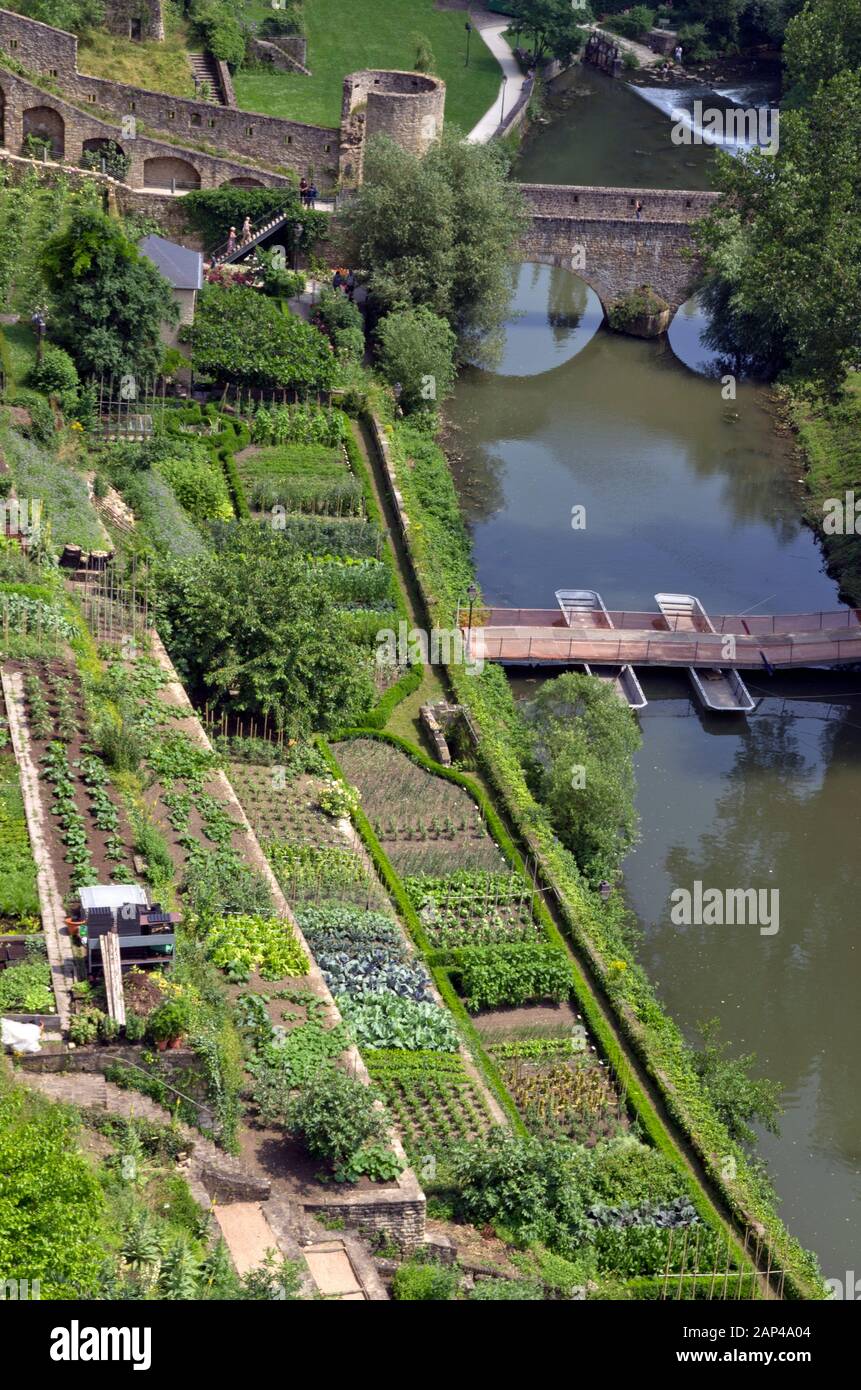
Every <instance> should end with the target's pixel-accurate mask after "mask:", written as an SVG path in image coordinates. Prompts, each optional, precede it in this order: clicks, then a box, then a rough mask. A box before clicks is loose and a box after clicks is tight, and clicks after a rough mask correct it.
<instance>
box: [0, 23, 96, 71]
mask: <svg viewBox="0 0 861 1390" xmlns="http://www.w3.org/2000/svg"><path fill="white" fill-rule="evenodd" d="M0 48H2V49H3V50H4V52H6V53H8V54H9V56H10V58H13V59H15V61H16V62H18V63H22V64H23V66H24V67H25V68H29V69H30V71H31V72H44V73H47V74H48V75H49V76H51V77H57V78H59V77H60V75H61V74H62V76H63V77H65V76H66V74H68V73H70V72H76V71H77V67H78V40H77V38H76V37H75V35H74V34H67V33H66V32H65V30H63V29H52V28H51V27H50V25H48V24H40V23H39V22H38V21H37V20H35V19H25V18H24V16H23V15H20V14H13V13H12V11H11V10H0Z"/></svg>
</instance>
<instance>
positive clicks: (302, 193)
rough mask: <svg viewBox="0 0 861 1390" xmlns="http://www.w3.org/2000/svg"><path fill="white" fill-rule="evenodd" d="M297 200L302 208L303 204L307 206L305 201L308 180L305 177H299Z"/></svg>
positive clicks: (306, 200) (306, 198)
mask: <svg viewBox="0 0 861 1390" xmlns="http://www.w3.org/2000/svg"><path fill="white" fill-rule="evenodd" d="M299 201H300V202H301V204H302V206H303V208H304V207H305V206H307V203H308V180H307V179H306V178H301V179H300V180H299Z"/></svg>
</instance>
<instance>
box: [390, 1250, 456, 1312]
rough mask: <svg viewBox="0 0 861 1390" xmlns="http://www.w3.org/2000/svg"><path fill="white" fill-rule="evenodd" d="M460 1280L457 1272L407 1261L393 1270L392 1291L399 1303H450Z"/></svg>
mask: <svg viewBox="0 0 861 1390" xmlns="http://www.w3.org/2000/svg"><path fill="white" fill-rule="evenodd" d="M459 1285H460V1278H459V1276H458V1273H457V1270H455V1269H451V1268H448V1267H446V1266H445V1265H440V1264H435V1263H433V1262H431V1261H428V1263H426V1264H425V1263H423V1262H422V1261H420V1260H409V1261H408V1262H407V1263H406V1264H402V1265H401V1266H400V1267H399V1268H398V1269H396V1270H395V1277H394V1280H393V1282H392V1289H393V1292H394V1295H395V1298H396V1299H397V1300H398V1302H399V1303H418V1302H426V1301H429V1300H433V1301H435V1302H437V1303H450V1302H451V1300H452V1299H453V1298H455V1296H456V1295H457V1291H458V1287H459Z"/></svg>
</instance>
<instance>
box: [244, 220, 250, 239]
mask: <svg viewBox="0 0 861 1390" xmlns="http://www.w3.org/2000/svg"><path fill="white" fill-rule="evenodd" d="M242 240H243V241H244V242H245V241H250V240H251V218H250V217H246V219H245V221H244V222H243V224H242Z"/></svg>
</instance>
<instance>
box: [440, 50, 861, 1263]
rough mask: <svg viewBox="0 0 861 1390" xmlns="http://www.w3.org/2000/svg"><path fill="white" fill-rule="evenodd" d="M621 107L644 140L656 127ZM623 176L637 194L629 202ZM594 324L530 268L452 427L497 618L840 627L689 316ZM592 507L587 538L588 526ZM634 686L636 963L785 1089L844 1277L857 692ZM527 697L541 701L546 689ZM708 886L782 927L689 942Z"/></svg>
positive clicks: (663, 683)
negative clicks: (525, 615) (727, 620)
mask: <svg viewBox="0 0 861 1390" xmlns="http://www.w3.org/2000/svg"><path fill="white" fill-rule="evenodd" d="M591 76H592V78H593V79H594V78H595V77H596V76H598V75H597V74H592V75H591ZM616 85H617V87H621V84H616ZM629 99H630V100H632V101H634V102H636V103H637V109H640V110H641V111H642V113H643V116H642V120H643V127H644V128H650V126H651V121H652V115H653V111H654V108H652V107H650V106H649V105H648V104H647V103H645V102H644V101H643V100H642V98H641V97H639V96H637V95H635V94H633V93H629ZM608 100H616V98H615V97H613V96H612V94H611V95H610V96H609V97H608ZM568 119H569V118H568V117H566V118H565V120H566V122H567V121H568ZM661 119H662V120H663V121H664V129H665V137H664V138H666V118H665V117H661ZM560 124H561V123H560ZM550 130H551V131H553V132H555V135H554V138H555V139H556V140H557V141H558V139H559V125H557V126H554V127H551V128H550ZM623 130H624V138H625V139H626V140H628V141H629V142H630V139H631V134H630V129H629V128H628V126H625V127H623ZM569 136H570V130H569ZM636 138H638V139H642V138H643V135H642V132H641V134H640V135H639V136H638V137H636ZM542 148H543V147H542V145H541V139H540V138H539V139H538V140H535V141H533V142H532V144H531V145H530V146H528V147H527V150H526V152H525V153H524V156H523V159H522V161H521V168H520V170H519V171H518V172H519V177H521V178H523V177H526V176H527V175H526V173H525V172H524V166H525V165H526V162H527V157H528V156H529V157H530V158H531V156H530V151H532V153H533V154H534V159H531V162H530V163H529V164H528V168H529V170H530V173H529V177H532V178H536V179H544V178H551V177H553V178H554V179H555V180H557V181H562V180H563V179H568V180H570V181H575V179H577V181H580V180H581V178H582V181H584V182H585V181H587V179H586V178H585V176H583V175H582V172H580V171H581V170H582V165H578V172H577V173H575V172H571V171H569V169H568V166H567V165H566V168H565V172H564V173H563V172H562V170H561V169H560V168H558V167H556V168H555V170H554V172H553V173H552V174H551V171H550V170H549V169H548V168H547V167H546V166H545V164H544V163H543V162H542V160H543V158H544V155H543V154H542ZM560 148H561V146H560ZM675 153H676V154H677V155H678V153H679V151H678V149H676V151H675ZM683 153H686V151H683ZM635 158H636V156H635ZM620 163H622V161H621V159H617V162H616V165H615V166H614V169H615V168H618V165H619V164H620ZM631 164H632V161H631V160H630V159H629V161H628V164H627V166H626V169H625V170H624V171H623V172H617V173H616V174H615V177H616V178H617V179H618V181H619V182H620V183H628V184H633V183H634V182H635V180H634V178H633V177H632V176H631V175H632V167H631ZM596 181H597V180H596ZM601 181H602V182H607V181H608V180H606V179H603V180H601ZM638 182H642V180H638ZM671 184H672V181H671V180H669V179H667V185H668V186H671ZM677 186H678V185H677ZM693 186H696V185H693ZM600 321H601V311H600V307H599V305H598V302H597V299H596V298H595V296H594V294H593V293H592V291H591V290H589V289H587V287H586V286H585V285H584V284H583V283H582V282H581V281H580V280H578V279H577V278H576V276H574V275H571V274H569V273H568V272H567V271H563V270H557V269H553V268H550V267H545V266H537V265H525V266H522V267H520V268H519V272H518V279H517V287H516V291H515V294H514V299H513V310H512V319H511V321H510V323H509V325H508V327H507V339H506V345H505V350H504V353H503V357H502V361H501V363H500V365H499V367H498V368H497V369H496V370H495V371H492V372H491V371H485V370H480V369H477V368H476V369H469V370H468V371H466V372H465V373H463V374H462V376H461V378H460V381H459V384H458V387H457V391H456V395H455V397H454V400H453V401H452V402H451V403H450V405H449V407H447V415H448V417H449V420H450V422H451V427H452V453H453V460H454V468H455V476H456V481H457V485H458V489H459V493H460V496H461V500H462V505H463V508H464V511H465V514H466V516H467V519H468V521H469V524H470V528H471V531H472V535H473V538H474V551H475V560H476V565H477V570H478V575H479V578H480V581H481V585H482V589H483V592H484V595H485V597H486V599H487V600H488V601H490V602H493V603H498V604H510V605H513V606H542V607H552V606H553V604H554V599H553V594H554V590H555V589H557V588H591V589H597V590H599V591H600V592H601V594H602V595H603V598H604V600H605V602H606V604H607V606H608V607H609V608H611V609H612V608H625V607H630V608H637V609H648V608H653V607H654V602H653V596H654V594H655V593H656V592H657V591H659V590H676V591H681V592H685V593H694V594H697V595H698V596H699V597H700V598H701V599H702V601H703V603H704V604H705V606H706V608H707V609H710V610H711V611H712V612H713V613H721V612H741V611H745V610H748V609H750V610H752V611H753V612H757V611H759V612H763V613H768V612H781V611H783V612H804V611H812V610H817V609H829V608H836V607H838V606H839V600H838V595H837V587H836V585H835V583H834V582H833V581H832V580H831V579H830V578H829V577H828V575H827V574H826V573H825V571H824V567H823V561H822V555H821V552H820V549H819V546H818V544H817V542H816V539H815V537H814V536H813V535H812V533H811V532H810V531H809V530H808V529H806V528H805V527H804V526H802V524H801V522H800V520H799V497H800V489H799V486H798V481H797V479H796V472H797V469H796V467H795V466H794V465H793V460H792V452H791V447H790V443H789V442H788V441H787V440H786V439H785V437H783V436H782V435H781V434H780V433H778V432H777V431H776V430H775V428H774V424H773V420H772V415H771V412H770V408H769V400H768V396H767V394H766V393H765V392H764V391H763V390H762V389H760V388H758V387H757V386H754V385H750V384H742V385H740V386H739V389H738V397H737V399H736V400H735V401H732V402H728V401H725V400H724V399H723V398H722V393H721V387H720V383H719V381H717V380H715V379H713V378H709V377H708V376H706V375H703V374H701V373H698V372H696V371H695V370H693V368H695V367H696V366H697V365H698V364H700V363H701V362H702V361H703V360H704V359H707V357H708V354H707V353H706V352H705V351H704V350H703V349H702V348H701V347H700V343H699V333H700V330H701V327H702V324H701V320H700V318H699V314H698V310H697V307H696V305H695V304H693V303H692V304H689V305H686V306H684V308H683V309H682V310H680V313H679V315H678V316H677V319H676V322H675V323H674V325H673V329H672V331H671V334H670V337H669V341H666V340H662V341H658V342H643V341H639V340H635V339H629V338H624V337H619V336H616V335H614V334H611V333H609V332H608V331H607V330H606V329H604V328H600V327H599V325H600ZM677 354H678V355H677ZM575 506H578V507H579V506H582V507H585V509H586V525H585V528H584V529H572V526H571V515H572V507H575ZM642 679H643V685H644V688H645V692H646V695H647V697H648V700H649V703H648V707H647V708H646V709H645V710H644V711H643V712H642V714H641V715H640V716H639V718H640V723H641V727H642V732H643V746H642V749H641V751H640V753H639V755H638V757H637V769H636V770H637V782H638V807H639V811H640V815H641V838H640V841H639V843H638V845H637V847H636V849H635V850H634V851H633V852H632V853H631V854H630V855H629V856H628V859H627V861H626V863H625V866H624V870H625V877H624V890H625V892H626V895H627V898H628V900H629V902H630V905H631V907H632V909H633V911H634V913H635V914H636V916H637V918H638V919H639V923H640V926H641V929H642V934H643V935H642V942H641V946H640V954H641V959H642V961H643V963H644V965H645V967H646V969H647V970H648V972H649V974H650V976H651V978H652V979H653V980H654V982H655V984H656V986H657V988H658V991H659V993H660V995H661V997H662V999H663V1000H664V1002H665V1004H666V1006H667V1007H668V1009H669V1011H670V1012H671V1013H672V1014H673V1016H674V1017H675V1018H676V1019H677V1020H678V1021H679V1023H680V1024H681V1026H682V1027H683V1028H684V1030H685V1031H686V1033H687V1034H688V1036H689V1037H690V1038H691V1039H692V1040H696V1038H697V1033H696V1027H697V1023H698V1021H700V1020H703V1019H707V1018H710V1017H712V1016H715V1015H717V1016H718V1017H720V1019H721V1021H722V1024H723V1036H725V1037H726V1038H727V1039H728V1040H730V1042H731V1044H732V1051H733V1053H734V1054H741V1053H746V1052H753V1053H755V1054H756V1056H757V1059H758V1066H759V1068H760V1069H761V1070H762V1072H763V1073H764V1074H766V1075H768V1076H770V1077H773V1078H774V1079H775V1080H777V1081H779V1082H780V1084H781V1086H782V1088H783V1106H784V1114H783V1116H782V1119H781V1133H780V1135H779V1136H773V1135H769V1134H763V1135H761V1137H760V1142H759V1152H760V1154H761V1155H762V1157H763V1158H764V1159H765V1160H766V1162H767V1164H768V1168H769V1171H770V1174H771V1176H772V1179H773V1181H774V1184H775V1186H776V1188H777V1191H778V1194H779V1197H780V1199H781V1214H782V1216H783V1218H784V1220H785V1222H786V1224H787V1225H788V1227H789V1229H790V1230H791V1231H792V1233H793V1234H794V1235H795V1236H797V1237H798V1239H799V1240H800V1241H801V1242H802V1243H803V1244H804V1245H806V1246H809V1247H810V1248H811V1249H813V1250H815V1251H816V1253H817V1254H818V1255H819V1257H820V1260H821V1262H822V1266H823V1271H824V1274H825V1276H826V1277H836V1278H841V1279H842V1278H843V1277H844V1275H845V1271H846V1270H851V1269H853V1268H854V1267H855V1264H856V1250H857V1239H858V1234H859V1226H861V1221H859V1205H858V1199H859V1190H861V1183H859V1167H861V1164H859V1135H861V1094H860V1093H859V1088H858V1085H857V1079H856V1065H855V1056H854V1051H855V1043H856V1035H857V1027H856V1017H857V994H858V974H859V970H858V946H857V944H856V939H855V929H856V920H855V914H854V903H855V899H856V897H857V895H858V890H859V873H858V866H857V843H858V830H859V814H858V806H859V800H861V672H857V671H855V672H851V671H850V672H846V671H844V672H833V673H830V672H808V673H798V674H795V675H789V674H783V675H777V676H775V677H773V678H769V677H767V676H766V675H765V673H763V674H762V675H760V674H759V673H757V672H752V673H751V674H750V680H749V682H748V683H749V686H750V688H751V692H752V694H753V695H754V696H755V698H756V699H757V701H758V703H757V708H756V710H755V712H754V713H753V714H752V715H751V716H749V717H748V718H747V719H744V718H741V717H737V716H711V717H708V716H704V715H703V714H702V713H701V712H700V711H699V709H698V708H697V706H696V705H695V704H694V703H693V701H692V699H691V694H690V688H689V686H688V683H687V679H686V677H685V675H684V674H683V673H682V672H677V673H674V672H652V673H650V672H648V671H646V672H644V673H642ZM513 684H514V687H515V691H516V693H517V694H518V696H524V695H528V693H529V692H530V691H531V690H534V689H535V683H534V680H533V679H532V678H531V676H530V673H524V674H523V675H521V676H519V677H517V678H515V679H514V681H513ZM697 879H698V880H700V881H701V882H702V883H703V884H704V885H706V886H707V887H712V886H713V887H718V888H735V887H737V888H748V887H754V888H766V889H775V888H776V889H778V890H779V911H780V921H779V930H778V931H777V932H776V933H775V934H774V935H770V936H767V935H762V934H760V932H759V930H758V928H757V927H755V926H753V927H750V926H745V927H742V926H732V927H729V926H725V927H702V926H700V927H696V926H694V927H678V926H674V925H672V924H671V921H670V900H669V895H670V893H671V891H672V890H673V888H675V887H691V886H692V884H693V882H694V881H695V880H697Z"/></svg>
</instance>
